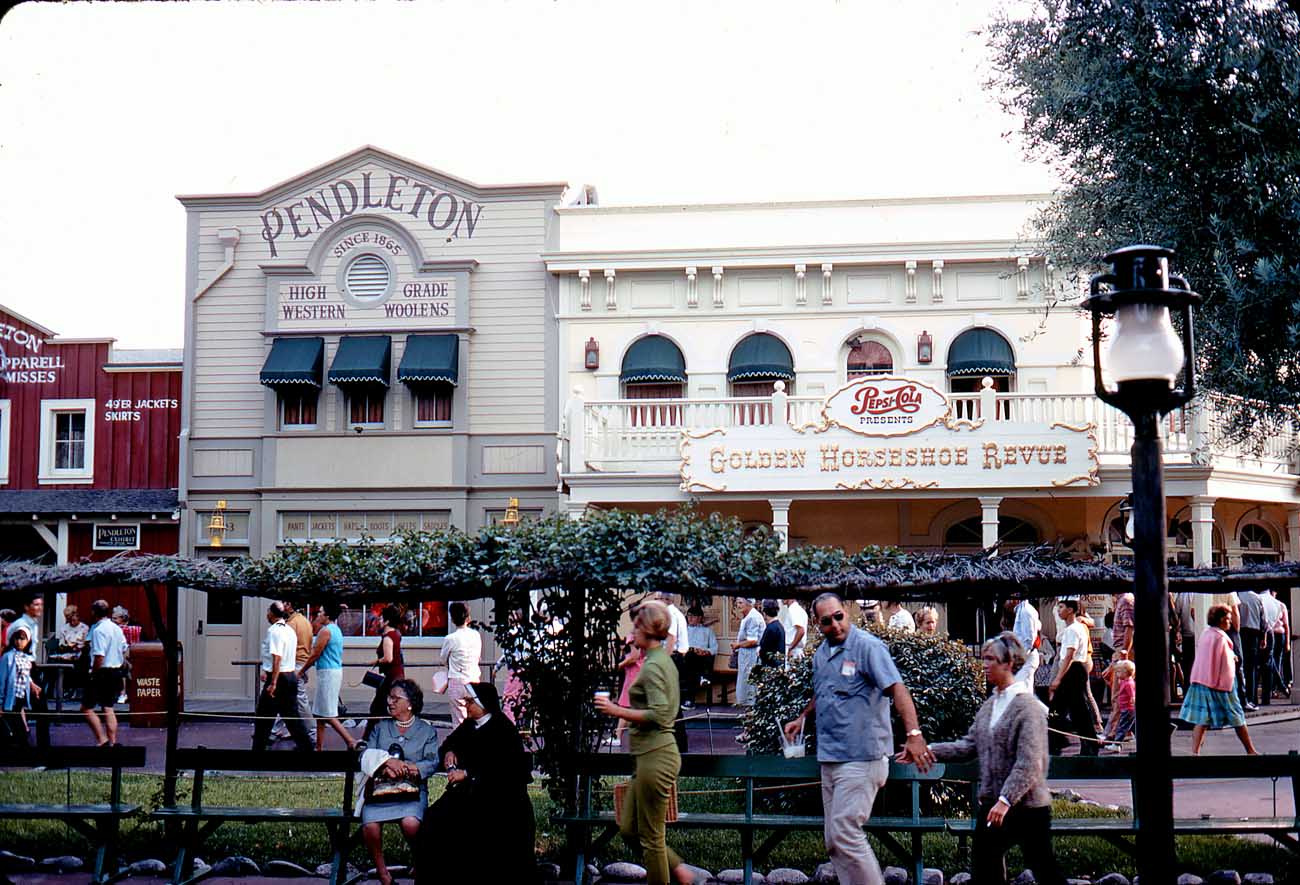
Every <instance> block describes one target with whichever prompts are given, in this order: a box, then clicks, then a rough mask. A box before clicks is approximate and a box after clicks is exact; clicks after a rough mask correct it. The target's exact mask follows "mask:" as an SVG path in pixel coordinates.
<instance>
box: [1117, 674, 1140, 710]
mask: <svg viewBox="0 0 1300 885" xmlns="http://www.w3.org/2000/svg"><path fill="white" fill-rule="evenodd" d="M1136 700H1137V687H1136V683H1134V682H1133V680H1132V679H1121V680H1120V681H1119V686H1118V687H1117V688H1116V689H1115V709H1116V710H1134V709H1137V707H1136V704H1135V702H1136Z"/></svg>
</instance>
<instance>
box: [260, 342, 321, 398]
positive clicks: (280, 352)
mask: <svg viewBox="0 0 1300 885" xmlns="http://www.w3.org/2000/svg"><path fill="white" fill-rule="evenodd" d="M324 364H325V339H324V338H277V339H275V341H274V342H273V343H272V344H271V353H270V355H269V356H267V358H266V362H265V363H263V364H262V374H261V377H260V380H261V382H262V383H263V384H265V385H266V386H267V387H276V386H278V385H281V384H309V385H311V386H312V387H320V381H321V367H322V366H323V365H324Z"/></svg>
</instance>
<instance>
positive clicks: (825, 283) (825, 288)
mask: <svg viewBox="0 0 1300 885" xmlns="http://www.w3.org/2000/svg"><path fill="white" fill-rule="evenodd" d="M833 267H834V266H833V265H830V264H823V265H822V304H830V303H831V301H832V300H833V299H832V297H831V270H832V269H833Z"/></svg>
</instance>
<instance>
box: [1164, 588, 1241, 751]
mask: <svg viewBox="0 0 1300 885" xmlns="http://www.w3.org/2000/svg"><path fill="white" fill-rule="evenodd" d="M1231 617H1232V614H1231V612H1230V611H1229V610H1228V607H1227V606H1226V605H1215V606H1211V608H1210V613H1209V615H1207V616H1206V619H1205V620H1206V623H1207V624H1208V625H1209V626H1208V627H1206V629H1205V632H1204V633H1202V634H1201V639H1200V641H1199V642H1198V643H1196V661H1195V663H1193V664H1192V673H1191V676H1190V677H1189V680H1190V682H1191V687H1190V688H1188V690H1187V697H1186V698H1184V699H1183V709H1182V711H1181V712H1180V713H1179V714H1178V715H1179V717H1180V718H1181V719H1182V720H1183V721H1184V722H1190V723H1191V724H1192V725H1193V726H1195V728H1194V729H1193V730H1192V755H1193V756H1199V755H1200V754H1201V743H1202V742H1203V741H1204V740H1205V731H1206V729H1209V728H1214V729H1220V728H1234V729H1236V730H1237V739H1238V740H1240V741H1241V745H1242V746H1243V747H1245V748H1246V752H1247V753H1248V754H1249V755H1251V756H1254V755H1256V753H1255V745H1254V744H1253V743H1251V740H1250V732H1248V731H1247V730H1246V714H1245V713H1244V712H1243V711H1242V709H1241V701H1240V700H1239V699H1238V698H1237V688H1236V685H1235V684H1234V677H1235V675H1236V672H1237V660H1236V655H1235V654H1234V653H1233V651H1232V640H1231V639H1229V638H1228V634H1227V632H1226V630H1227V627H1228V621H1229V620H1230V619H1231Z"/></svg>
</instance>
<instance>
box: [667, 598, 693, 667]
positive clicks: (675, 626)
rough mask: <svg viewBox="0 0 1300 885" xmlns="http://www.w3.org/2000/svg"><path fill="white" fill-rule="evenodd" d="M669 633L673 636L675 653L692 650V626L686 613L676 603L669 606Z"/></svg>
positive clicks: (679, 653)
mask: <svg viewBox="0 0 1300 885" xmlns="http://www.w3.org/2000/svg"><path fill="white" fill-rule="evenodd" d="M668 616H669V617H670V618H671V619H672V620H671V621H669V622H668V635H669V636H671V637H672V638H673V654H675V655H684V654H686V653H687V652H688V651H690V650H691V628H690V625H689V624H688V623H687V621H686V615H684V614H682V610H681V609H680V608H678V607H677V606H675V605H669V606H668Z"/></svg>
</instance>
